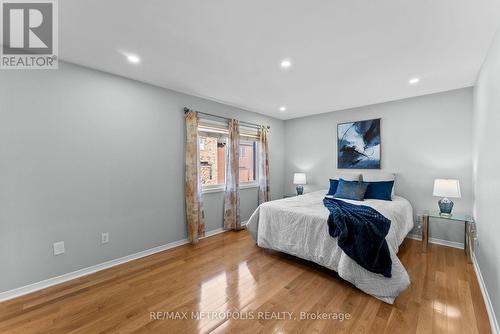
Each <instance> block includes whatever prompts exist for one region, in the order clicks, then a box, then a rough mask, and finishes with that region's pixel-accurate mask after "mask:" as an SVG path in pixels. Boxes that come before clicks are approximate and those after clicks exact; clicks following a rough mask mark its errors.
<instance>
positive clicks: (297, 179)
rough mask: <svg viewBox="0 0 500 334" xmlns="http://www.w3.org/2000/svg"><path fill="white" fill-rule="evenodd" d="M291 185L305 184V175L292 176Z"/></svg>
mask: <svg viewBox="0 0 500 334" xmlns="http://www.w3.org/2000/svg"><path fill="white" fill-rule="evenodd" d="M293 184H307V180H306V174H305V173H295V174H293Z"/></svg>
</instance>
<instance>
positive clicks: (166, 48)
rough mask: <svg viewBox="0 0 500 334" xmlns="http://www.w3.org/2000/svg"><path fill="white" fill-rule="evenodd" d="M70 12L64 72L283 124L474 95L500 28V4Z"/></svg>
mask: <svg viewBox="0 0 500 334" xmlns="http://www.w3.org/2000/svg"><path fill="white" fill-rule="evenodd" d="M59 11H60V14H59V17H60V29H59V30H60V38H61V40H60V56H61V58H62V59H64V60H67V61H70V62H73V63H77V64H81V65H84V66H88V67H92V68H96V69H99V70H103V71H106V72H111V73H115V74H118V75H122V76H125V77H129V78H132V79H137V80H140V81H144V82H148V83H151V84H154V85H158V86H162V87H166V88H171V89H174V90H178V91H181V92H185V93H189V94H192V95H196V96H201V97H205V98H209V99H213V100H217V101H221V102H224V103H227V104H230V105H234V106H238V107H243V108H245V109H248V110H252V111H256V112H260V113H263V114H267V115H270V116H273V117H277V118H281V119H289V118H295V117H300V116H306V115H311V114H317V113H323V112H328V111H334V110H340V109H345V108H350V107H356V106H362V105H368V104H373V103H379V102H384V101H390V100H396V99H401V98H406V97H411V96H417V95H423V94H429V93H434V92H439V91H445V90H450V89H455V88H461V87H467V86H471V85H473V84H474V82H475V79H476V76H477V73H478V71H479V68H480V66H481V64H482V61H483V59H484V57H485V55H486V52H487V50H488V47H489V45H490V42H491V40H492V38H493V35H494V32H495V30H496V28H497V26H498V24H499V23H500V1H498V0H412V1H410V0H378V1H374V0H343V1H341V0H330V1H326V0H307V1H306V0H301V1H299V0H294V1H290V0H272V1H270V0H246V1H241V0H210V1H208V0H163V1H161V0H155V1H153V0H148V1H138V0H135V1H132V0H106V1H103V0H85V1H83V0H61V1H59ZM120 51H121V52H129V53H133V54H137V55H138V56H140V57H141V63H140V64H139V65H131V64H129V63H128V62H127V60H126V59H125V57H124V56H123V55H122V54H121V53H120ZM284 58H289V59H290V60H291V61H292V63H293V65H292V67H291V68H289V69H288V70H283V69H282V68H281V67H280V62H281V60H282V59H284ZM415 76H417V77H420V78H421V81H420V83H419V84H418V85H416V86H410V85H409V84H408V80H409V79H410V78H412V77H415ZM282 105H284V106H286V107H287V111H285V112H281V111H279V107H280V106H282Z"/></svg>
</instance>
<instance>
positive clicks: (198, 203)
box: [185, 111, 205, 244]
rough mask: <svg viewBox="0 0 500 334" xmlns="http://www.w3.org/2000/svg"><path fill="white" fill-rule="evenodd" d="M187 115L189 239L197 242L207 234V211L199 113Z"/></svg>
mask: <svg viewBox="0 0 500 334" xmlns="http://www.w3.org/2000/svg"><path fill="white" fill-rule="evenodd" d="M185 117H186V186H185V187H186V189H185V191H186V223H187V231H188V240H189V241H190V242H191V243H193V244H196V243H197V242H198V240H199V238H200V237H203V236H205V213H204V211H203V197H202V192H201V181H200V174H199V166H200V161H199V159H200V158H199V157H200V155H199V139H198V121H199V120H198V113H197V112H195V111H188V112H187V113H186V115H185Z"/></svg>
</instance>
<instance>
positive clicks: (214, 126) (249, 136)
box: [197, 120, 259, 194]
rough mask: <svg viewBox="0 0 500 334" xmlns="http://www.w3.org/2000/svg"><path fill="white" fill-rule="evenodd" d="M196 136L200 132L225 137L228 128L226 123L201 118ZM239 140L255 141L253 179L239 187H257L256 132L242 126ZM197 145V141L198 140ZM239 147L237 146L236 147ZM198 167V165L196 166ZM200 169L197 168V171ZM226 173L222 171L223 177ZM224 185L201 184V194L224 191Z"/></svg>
mask: <svg viewBox="0 0 500 334" xmlns="http://www.w3.org/2000/svg"><path fill="white" fill-rule="evenodd" d="M211 130H212V131H211ZM197 131H198V137H200V133H202V134H205V135H206V134H210V133H213V134H214V135H217V136H220V135H223V136H225V137H226V138H227V136H228V130H227V124H225V123H221V122H216V121H211V120H202V121H201V122H200V125H199V126H198V130H197ZM240 140H245V141H252V142H255V148H254V177H255V180H253V181H246V182H240V189H249V188H257V187H259V167H258V166H259V163H258V154H257V146H258V138H257V135H256V134H253V133H252V131H250V130H248V129H245V128H243V131H240ZM198 145H199V142H198ZM238 149H239V148H238ZM224 154H227V145H226V146H225V147H224ZM198 159H199V156H198ZM198 168H199V166H198ZM224 170H226V160H224ZM199 171H200V169H198V172H199ZM225 177H226V174H225V172H224V178H225ZM225 188H226V185H225V184H224V183H222V184H207V185H203V184H202V186H201V190H202V193H203V194H209V193H216V192H223V191H225Z"/></svg>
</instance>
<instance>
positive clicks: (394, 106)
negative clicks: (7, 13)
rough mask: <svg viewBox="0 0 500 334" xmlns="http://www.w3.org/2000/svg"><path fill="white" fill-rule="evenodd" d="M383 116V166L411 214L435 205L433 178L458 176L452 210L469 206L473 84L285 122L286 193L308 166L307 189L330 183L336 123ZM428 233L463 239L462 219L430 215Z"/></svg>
mask: <svg viewBox="0 0 500 334" xmlns="http://www.w3.org/2000/svg"><path fill="white" fill-rule="evenodd" d="M371 118H382V120H381V131H382V132H381V137H382V152H381V155H382V170H384V171H390V172H394V173H397V179H396V186H395V187H396V188H395V191H396V194H398V195H401V196H403V197H405V198H407V199H408V200H409V201H410V202H411V203H412V205H413V208H414V209H415V214H419V213H422V211H423V210H425V209H437V201H438V198H435V197H433V196H432V188H433V182H434V179H435V178H457V179H459V180H460V185H461V188H462V198H461V199H456V200H454V202H455V208H454V211H455V212H456V213H460V212H463V213H469V214H470V213H471V210H472V89H471V88H466V89H460V90H455V91H449V92H444V93H439V94H433V95H426V96H421V97H415V98H410V99H405V100H399V101H394V102H387V103H381V104H376V105H371V106H366V107H361V108H354V109H348V110H343V111H336V112H330V113H326V114H321V115H316V116H311V117H305V118H299V119H293V120H289V121H286V122H285V143H286V144H285V151H286V153H287V154H286V158H285V193H293V192H294V188H293V185H292V175H293V173H294V172H299V171H301V172H306V173H307V181H308V185H307V186H306V188H305V191H311V190H317V189H326V188H328V178H329V177H331V176H334V175H335V174H336V173H337V169H336V168H337V159H336V156H337V153H336V152H337V141H336V134H337V124H338V123H343V122H348V121H356V120H364V119H371ZM431 237H435V238H439V239H444V240H449V241H457V242H463V225H462V224H453V223H450V222H443V221H439V220H433V221H432V222H431Z"/></svg>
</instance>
